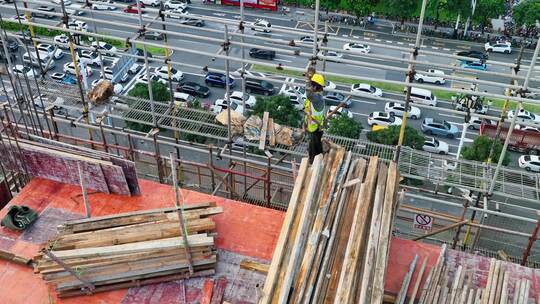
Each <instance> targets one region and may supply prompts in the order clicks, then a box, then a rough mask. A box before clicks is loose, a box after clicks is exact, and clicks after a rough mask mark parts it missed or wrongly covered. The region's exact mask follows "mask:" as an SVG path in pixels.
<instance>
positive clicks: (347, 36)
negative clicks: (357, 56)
mask: <svg viewBox="0 0 540 304" xmlns="http://www.w3.org/2000/svg"><path fill="white" fill-rule="evenodd" d="M341 37H345V38H346V37H349V35H345V34H343V35H341Z"/></svg>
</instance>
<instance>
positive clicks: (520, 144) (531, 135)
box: [480, 123, 540, 155]
mask: <svg viewBox="0 0 540 304" xmlns="http://www.w3.org/2000/svg"><path fill="white" fill-rule="evenodd" d="M508 129H509V125H507V124H505V125H503V126H501V132H500V133H499V136H498V139H499V141H500V142H501V143H504V141H505V139H506V135H507V134H508ZM496 134H497V126H496V125H490V124H485V123H483V124H482V125H481V126H480V135H486V136H488V137H491V138H495V135H496ZM508 149H509V150H511V151H516V152H520V153H527V154H533V155H537V154H540V133H539V132H536V131H533V130H519V129H514V130H513V131H512V136H511V137H510V141H509V142H508Z"/></svg>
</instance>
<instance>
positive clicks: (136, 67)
mask: <svg viewBox="0 0 540 304" xmlns="http://www.w3.org/2000/svg"><path fill="white" fill-rule="evenodd" d="M141 69H142V65H140V64H138V63H134V64H133V65H132V66H131V67H130V68H129V70H128V74H131V75H135V74H137V73H138V72H139V71H140V70H141Z"/></svg>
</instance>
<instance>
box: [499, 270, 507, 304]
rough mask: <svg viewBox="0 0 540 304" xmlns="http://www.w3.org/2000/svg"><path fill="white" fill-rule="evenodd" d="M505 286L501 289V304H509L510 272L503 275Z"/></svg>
mask: <svg viewBox="0 0 540 304" xmlns="http://www.w3.org/2000/svg"><path fill="white" fill-rule="evenodd" d="M503 277H504V278H503V284H502V288H501V304H507V303H508V277H509V272H508V271H505V272H504V275H503Z"/></svg>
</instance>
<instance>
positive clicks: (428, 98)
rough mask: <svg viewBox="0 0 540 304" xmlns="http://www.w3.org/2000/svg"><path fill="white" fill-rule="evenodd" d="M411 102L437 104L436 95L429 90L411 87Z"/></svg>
mask: <svg viewBox="0 0 540 304" xmlns="http://www.w3.org/2000/svg"><path fill="white" fill-rule="evenodd" d="M411 102H414V103H422V104H425V105H428V106H433V107H435V106H437V97H436V96H435V95H433V93H431V91H430V90H426V89H419V88H411Z"/></svg>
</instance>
